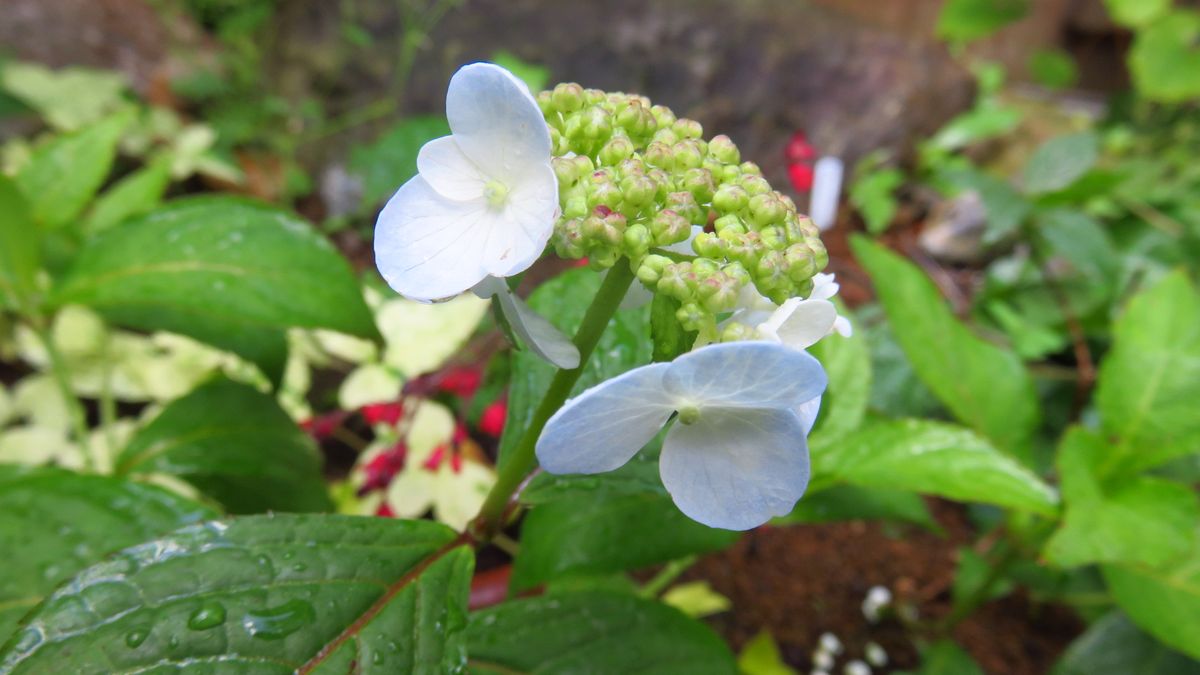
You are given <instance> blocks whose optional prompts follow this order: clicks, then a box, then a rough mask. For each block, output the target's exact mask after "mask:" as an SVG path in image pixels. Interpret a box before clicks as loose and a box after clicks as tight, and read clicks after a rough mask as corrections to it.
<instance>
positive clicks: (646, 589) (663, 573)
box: [638, 555, 700, 598]
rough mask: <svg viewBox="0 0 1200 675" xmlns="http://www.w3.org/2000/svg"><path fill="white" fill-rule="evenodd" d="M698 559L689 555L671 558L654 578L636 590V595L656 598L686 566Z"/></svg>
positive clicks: (686, 569) (688, 566) (686, 568)
mask: <svg viewBox="0 0 1200 675" xmlns="http://www.w3.org/2000/svg"><path fill="white" fill-rule="evenodd" d="M699 559H700V558H699V557H698V556H694V555H689V556H686V557H683V558H679V559H678V560H672V561H671V562H669V563H667V564H666V565H663V568H662V569H661V570H659V571H658V574H655V575H654V578H652V579H651V580H650V581H647V582H646V583H645V584H644V585H643V586H642V587H641V589H640V590H638V595H640V596H642V597H643V598H657V597H658V596H659V595H660V594H662V592H663V591H665V590H667V587H668V586H670V585H671V584H672V583H674V582H675V580H676V579H678V578H679V575H681V574H683V573H684V572H686V571H688V568H690V567H691V566H692V565H695V564H696V561H697V560H699Z"/></svg>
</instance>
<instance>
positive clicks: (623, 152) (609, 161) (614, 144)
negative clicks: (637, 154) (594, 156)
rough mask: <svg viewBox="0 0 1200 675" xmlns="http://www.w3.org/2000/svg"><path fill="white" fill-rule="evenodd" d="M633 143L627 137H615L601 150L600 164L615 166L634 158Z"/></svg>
mask: <svg viewBox="0 0 1200 675" xmlns="http://www.w3.org/2000/svg"><path fill="white" fill-rule="evenodd" d="M633 150H634V148H633V141H631V140H629V138H628V137H627V136H613V137H612V138H610V139H608V142H607V143H605V144H604V147H603V148H600V155H599V157H600V164H602V165H605V166H615V165H617V164H619V163H620V162H621V161H622V160H626V159H629V158H630V157H632V156H633Z"/></svg>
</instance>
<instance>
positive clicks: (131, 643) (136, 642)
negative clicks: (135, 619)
mask: <svg viewBox="0 0 1200 675" xmlns="http://www.w3.org/2000/svg"><path fill="white" fill-rule="evenodd" d="M149 635H150V631H149V630H147V629H145V628H134V629H133V630H131V631H129V632H128V633H126V634H125V646H126V647H129V648H130V649H137V648H138V647H140V646H141V645H142V643H143V642H145V641H146V638H147V637H148V636H149Z"/></svg>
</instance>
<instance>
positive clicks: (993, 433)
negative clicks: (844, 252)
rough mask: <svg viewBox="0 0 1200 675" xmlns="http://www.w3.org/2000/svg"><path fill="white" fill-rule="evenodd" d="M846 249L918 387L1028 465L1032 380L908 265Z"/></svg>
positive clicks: (868, 249)
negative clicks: (863, 273) (864, 275)
mask: <svg viewBox="0 0 1200 675" xmlns="http://www.w3.org/2000/svg"><path fill="white" fill-rule="evenodd" d="M852 246H853V249H854V253H855V255H856V256H857V257H858V259H859V261H860V262H861V263H862V264H863V266H864V267H866V269H867V272H868V273H870V275H871V279H872V281H873V282H874V285H875V290H876V292H877V293H878V294H879V301H880V303H882V304H883V307H884V310H885V311H886V312H887V316H888V320H889V322H890V324H891V328H892V330H893V331H894V332H895V335H896V339H897V341H898V342H899V343H900V346H901V347H902V348H903V349H904V353H905V354H906V355H907V356H908V359H909V361H910V362H911V363H912V366H913V369H914V370H915V371H916V373H917V376H918V377H920V378H921V381H922V382H924V383H925V384H926V386H928V387H929V388H930V389H931V390H933V393H934V394H935V395H937V397H938V398H939V399H940V400H941V401H942V403H943V404H945V406H946V407H947V408H949V409H950V411H951V412H952V413H954V416H955V417H957V418H958V419H960V420H962V421H963V422H964V423H965V424H967V425H968V426H970V427H971V428H973V429H975V430H976V431H979V432H980V433H982V434H984V435H985V436H987V437H988V438H990V439H992V440H993V441H995V442H996V444H997V445H999V446H1000V448H1001V449H1003V450H1005V451H1006V452H1008V453H1010V454H1012V455H1014V456H1017V457H1020V458H1022V460H1027V459H1028V457H1029V455H1030V450H1029V448H1028V446H1027V441H1028V439H1029V436H1030V435H1031V434H1032V432H1033V430H1034V428H1036V426H1037V423H1038V409H1037V399H1036V396H1035V392H1034V388H1033V380H1032V379H1031V378H1030V376H1029V373H1028V372H1027V371H1026V370H1025V367H1024V366H1023V365H1022V363H1021V361H1020V359H1018V358H1017V357H1016V355H1015V354H1013V353H1012V352H1010V351H1007V350H1005V349H1001V348H1000V347H997V346H996V345H993V344H991V343H989V342H985V341H984V340H981V339H980V338H978V337H976V336H975V335H973V334H972V333H971V331H970V330H968V329H967V328H966V327H965V326H963V325H962V324H961V323H959V321H958V319H956V318H955V316H954V314H953V313H951V311H950V309H949V308H948V307H947V306H946V303H945V301H943V300H942V297H941V295H940V294H939V293H938V290H937V288H936V287H935V286H934V285H933V283H932V282H931V281H930V280H929V279H928V278H927V277H926V276H925V274H924V273H922V272H921V271H920V269H918V268H917V267H916V266H915V265H913V264H912V263H910V262H908V261H906V260H904V259H903V258H902V257H900V256H899V255H897V254H895V253H892V252H891V251H889V250H887V249H886V248H884V247H883V246H880V245H878V244H875V243H873V242H871V241H869V240H867V239H865V238H862V237H856V238H855V239H854V240H853V241H852Z"/></svg>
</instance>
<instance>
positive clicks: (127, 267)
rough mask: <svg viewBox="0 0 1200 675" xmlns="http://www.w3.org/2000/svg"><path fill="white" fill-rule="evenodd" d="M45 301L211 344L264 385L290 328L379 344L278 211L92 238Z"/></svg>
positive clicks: (340, 271) (355, 300) (158, 217)
mask: <svg viewBox="0 0 1200 675" xmlns="http://www.w3.org/2000/svg"><path fill="white" fill-rule="evenodd" d="M53 299H54V301H55V302H56V303H57V304H59V305H66V304H82V305H87V306H89V307H91V308H93V309H95V310H97V311H99V312H100V313H102V314H103V315H104V316H105V317H106V318H108V319H109V320H110V321H112V322H113V323H116V324H120V325H124V326H128V327H131V328H137V329H142V330H166V331H171V332H175V333H182V334H184V335H188V336H190V337H193V338H196V339H197V340H200V341H202V342H208V343H210V344H212V345H214V346H217V347H220V348H223V349H227V350H230V351H233V352H235V353H237V354H240V355H242V356H244V357H246V358H247V359H250V360H252V361H254V362H255V363H257V364H259V365H260V366H262V367H263V369H264V371H266V372H267V374H268V376H272V375H278V374H279V373H280V371H281V370H282V364H283V361H284V360H285V359H286V351H285V344H286V342H285V338H284V333H285V331H286V330H287V329H288V328H291V327H301V328H328V329H330V330H335V331H338V332H341V333H347V334H350V335H356V336H359V337H365V338H378V331H377V329H376V328H375V321H374V317H373V316H372V315H371V311H370V309H368V308H367V306H366V303H365V301H364V300H363V297H362V291H361V290H360V288H359V284H358V281H357V280H356V279H355V278H354V274H353V272H352V271H351V269H350V266H349V265H348V264H347V263H346V261H345V259H343V258H342V257H341V256H340V255H339V254H338V252H337V251H336V250H335V249H334V248H333V246H332V245H330V243H329V242H328V241H326V240H325V239H324V238H323V237H321V236H320V235H319V234H318V233H317V232H316V231H315V230H313V228H312V227H311V226H309V225H308V223H306V222H304V221H303V220H301V219H300V218H298V217H296V216H294V215H291V214H289V213H287V212H285V211H280V210H278V209H275V208H271V207H268V206H265V205H262V204H258V203H255V202H251V201H248V200H242V199H235V198H228V197H212V198H192V199H182V200H177V201H174V202H171V203H169V204H167V205H166V206H164V207H162V208H160V209H157V210H155V211H153V212H151V213H149V214H147V215H145V216H142V217H140V218H137V219H135V220H132V221H128V222H126V223H124V224H123V225H121V226H120V227H114V228H112V229H110V230H108V231H106V232H104V233H102V234H100V235H99V236H97V237H96V238H95V239H94V240H93V241H92V242H91V243H90V244H89V245H88V246H87V247H86V248H85V249H84V250H83V251H82V252H81V253H80V255H79V257H78V259H77V260H76V261H75V264H74V265H73V266H72V267H71V269H70V270H69V271H68V273H67V275H66V278H64V279H63V280H62V282H61V284H60V286H59V288H58V289H57V291H56V293H55V294H54V298H53ZM273 379H274V378H273Z"/></svg>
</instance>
